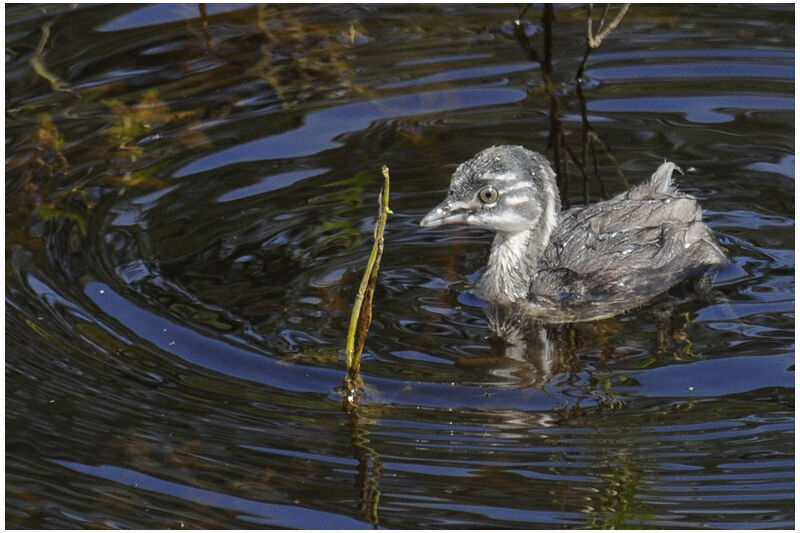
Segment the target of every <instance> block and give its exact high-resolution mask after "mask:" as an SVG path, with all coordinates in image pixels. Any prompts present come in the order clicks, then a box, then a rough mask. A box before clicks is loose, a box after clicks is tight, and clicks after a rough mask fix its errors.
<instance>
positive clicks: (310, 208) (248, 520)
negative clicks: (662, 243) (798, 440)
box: [5, 5, 795, 528]
mask: <svg viewBox="0 0 800 533" xmlns="http://www.w3.org/2000/svg"><path fill="white" fill-rule="evenodd" d="M518 9H519V8H518V7H516V6H502V5H493V6H491V7H481V6H455V5H415V6H399V5H398V6H387V5H384V6H379V7H359V6H348V5H338V6H328V7H322V6H313V7H289V6H284V7H263V8H256V7H239V6H233V5H229V6H225V7H219V6H208V41H207V38H206V35H205V32H204V29H203V25H202V23H201V19H200V16H199V11H198V7H197V6H196V5H188V6H170V5H161V6H154V7H148V6H144V5H136V6H124V5H116V6H89V5H79V6H77V7H75V6H70V5H61V6H55V7H50V6H44V5H34V6H20V5H16V6H7V7H6V144H5V147H6V219H5V220H6V234H5V237H6V278H5V279H6V328H5V332H6V378H5V383H6V435H5V437H6V456H5V459H6V487H5V488H6V501H5V503H6V516H5V519H6V526H7V527H11V528H84V527H103V528H116V527H122V528H162V527H193V528H234V527H235V528H251V527H252V528H255V527H300V528H360V527H372V525H373V524H378V525H379V526H383V527H395V528H397V527H399V528H416V527H485V528H494V527H505V528H516V527H527V528H540V527H547V528H560V527H624V526H627V527H678V528H682V527H692V528H697V527H717V528H753V527H781V528H791V527H793V526H794V520H795V517H794V483H795V481H794V350H795V348H794V336H795V333H794V332H795V329H794V272H795V267H794V242H795V241H794V176H795V173H794V168H795V163H794V23H793V21H794V11H793V6H792V5H784V6H779V7H768V6H762V5H759V6H757V7H756V6H749V7H724V6H723V7H717V6H714V5H703V6H695V7H683V6H681V5H670V6H667V7H664V6H657V5H637V6H634V8H633V9H632V11H631V12H630V13H628V14H627V15H626V17H625V19H624V21H623V23H622V25H621V26H620V27H619V28H618V29H617V30H616V31H615V32H614V33H612V34H611V36H610V37H609V38H607V39H606V41H605V42H604V43H603V44H602V46H601V47H600V48H599V49H598V50H597V51H596V52H595V53H594V54H593V55H592V56H591V58H590V61H589V65H588V69H587V71H586V76H585V78H586V80H585V83H584V87H583V89H584V95H585V99H586V100H585V101H586V106H587V109H588V118H589V120H590V122H591V126H592V127H593V129H594V131H595V132H596V133H597V134H598V136H599V137H600V138H601V139H602V140H603V141H604V142H605V143H607V145H608V147H609V150H610V153H611V155H612V156H613V157H614V158H615V160H616V161H618V162H619V164H620V166H621V168H622V170H623V171H624V173H625V175H626V177H627V178H628V179H629V180H630V181H631V182H638V181H639V180H641V179H643V178H645V177H646V176H648V175H649V173H650V172H651V171H652V170H653V169H655V167H656V166H657V165H658V164H659V163H660V162H662V161H663V160H664V158H669V159H670V160H673V161H676V162H677V163H678V164H680V165H682V166H683V167H684V168H686V169H687V172H686V174H685V175H684V176H682V177H680V178H679V179H678V181H679V184H680V186H681V188H683V189H684V190H687V191H689V192H691V193H693V194H695V195H696V196H698V197H699V198H700V199H701V201H702V204H703V206H704V208H705V213H706V217H707V219H708V221H709V224H710V225H711V226H712V228H713V229H714V230H715V231H716V232H717V234H718V236H719V238H720V241H721V242H722V244H723V246H724V247H725V249H726V252H727V254H728V256H729V257H730V260H731V264H730V265H729V266H728V267H726V268H724V269H722V270H721V271H719V272H717V273H716V274H715V286H714V293H713V295H712V296H711V297H710V298H707V299H702V300H694V301H690V302H687V303H682V304H679V305H677V306H672V307H670V308H669V309H668V310H667V311H666V312H660V313H654V312H652V311H642V312H633V313H629V314H627V315H624V316H621V317H617V318H614V319H608V320H603V321H600V322H594V323H587V324H578V325H575V326H566V327H559V328H539V329H537V328H535V327H532V330H531V331H526V332H524V335H523V337H524V339H525V341H526V342H527V346H521V347H520V346H518V348H520V349H518V350H515V349H513V348H509V347H505V349H504V348H503V347H498V345H497V342H496V339H494V338H493V337H492V330H491V329H490V327H489V325H488V320H487V316H486V315H485V314H484V311H483V309H482V306H481V302H479V301H477V300H476V299H475V298H474V297H472V296H470V294H469V292H468V287H469V283H470V282H471V281H474V280H475V279H476V277H477V275H478V274H479V273H480V269H481V268H482V266H483V264H484V262H485V259H486V255H487V252H488V246H489V242H490V235H489V234H488V233H486V232H484V231H482V230H477V229H465V228H444V229H442V230H440V231H433V230H422V229H420V228H419V227H418V222H419V220H420V218H421V217H422V215H423V214H424V213H425V212H427V210H428V209H430V208H431V207H432V206H433V205H435V204H436V203H437V202H438V201H439V200H440V199H441V198H442V197H443V195H444V192H445V190H446V187H447V183H448V181H449V175H450V173H451V172H452V170H453V169H454V167H455V165H456V164H457V163H458V162H460V161H462V160H464V159H466V158H468V157H469V156H471V155H472V154H473V153H475V152H476V151H478V150H480V149H481V148H484V147H485V146H488V145H490V144H493V143H508V144H524V145H526V146H528V147H531V148H534V149H538V150H541V151H545V152H546V153H548V155H552V151H551V150H550V149H549V148H548V146H547V145H548V142H547V140H548V132H549V131H550V127H551V115H550V105H551V101H550V98H549V97H548V93H547V92H546V91H545V89H544V87H543V77H542V71H541V70H540V68H539V65H538V64H537V63H534V62H531V61H530V60H529V59H528V58H527V57H526V54H525V52H524V51H523V49H522V47H521V44H520V42H519V41H518V40H517V39H516V38H515V37H514V29H513V21H514V19H515V18H516V16H517V13H518ZM555 15H556V20H557V24H556V25H555V29H554V41H553V57H552V64H553V78H552V81H553V89H554V93H555V94H556V95H557V96H558V98H559V103H560V108H559V111H560V113H559V115H558V117H560V119H561V124H562V126H563V131H564V140H565V142H566V143H567V144H568V145H569V146H570V147H571V149H573V150H574V151H577V152H578V155H580V147H581V109H580V103H579V99H578V98H577V97H576V93H575V83H574V75H575V72H576V70H577V67H578V65H579V63H580V61H581V58H582V54H583V44H582V32H583V31H584V20H585V19H584V17H585V11H584V8H582V7H574V8H571V7H557V8H556V9H555ZM523 22H524V23H525V26H524V29H525V32H526V33H527V35H528V37H529V40H530V42H531V44H532V45H533V46H534V47H536V48H537V49H538V52H539V54H540V55H541V54H542V53H543V48H542V46H543V45H542V41H543V35H544V31H543V26H542V23H541V8H540V7H535V8H531V9H530V10H529V11H528V12H527V13H526V14H525V16H524V21H523ZM597 146H598V149H597V153H598V165H599V171H600V174H601V175H602V176H603V177H604V178H605V180H606V184H607V187H608V188H609V192H612V193H615V192H618V191H620V190H622V188H623V186H622V184H621V183H620V181H619V179H618V178H617V173H616V168H615V165H614V164H613V162H612V160H611V159H609V158H608V157H607V156H606V154H605V151H604V150H602V148H600V147H599V146H600V145H597ZM382 164H386V165H388V166H389V167H390V168H391V172H392V200H391V206H392V209H393V210H394V213H395V214H394V215H393V216H391V217H390V219H389V225H388V228H387V233H386V243H387V244H386V251H385V255H384V258H383V264H382V269H381V272H380V277H379V282H378V288H377V293H376V295H375V302H374V304H375V317H374V322H373V325H372V329H371V331H370V335H369V338H368V339H367V345H366V351H365V354H364V362H363V377H364V382H365V383H364V389H363V391H362V394H363V397H362V400H361V405H360V408H359V410H358V413H357V416H353V417H348V416H347V415H346V414H345V413H344V412H343V411H342V408H341V384H342V378H343V376H344V371H343V367H344V362H343V345H344V339H345V334H346V330H347V322H348V319H349V314H350V305H351V302H352V299H353V297H354V294H355V292H356V289H357V287H358V283H359V280H360V276H361V273H362V269H363V267H364V264H365V263H366V258H367V256H368V255H369V250H370V248H371V246H372V237H371V235H372V223H373V221H374V216H375V212H376V200H375V198H376V196H377V193H378V188H379V180H380V175H379V168H380V166H381V165H382ZM690 167H691V168H690ZM572 174H573V181H572V183H571V185H570V187H569V199H570V200H571V202H572V203H573V204H579V203H581V202H582V201H583V198H584V191H583V186H582V184H581V182H580V180H579V179H577V176H578V175H579V173H578V172H577V171H576V169H575V168H574V167H573V169H572ZM588 192H589V193H590V195H591V196H592V198H594V199H597V198H600V197H601V190H600V187H599V186H598V185H597V184H596V182H592V185H591V187H590V188H589V190H588ZM522 348H525V349H522Z"/></svg>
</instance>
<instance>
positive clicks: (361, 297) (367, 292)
mask: <svg viewBox="0 0 800 533" xmlns="http://www.w3.org/2000/svg"><path fill="white" fill-rule="evenodd" d="M381 174H382V175H383V188H382V190H381V194H380V195H379V196H378V206H379V210H378V220H377V222H376V224H375V244H374V245H373V246H372V253H371V254H370V256H369V261H367V268H366V270H365V271H364V276H363V277H362V278H361V285H360V286H359V288H358V293H357V294H356V299H355V302H354V303H353V311H352V313H351V314H350V328H349V330H348V332H347V347H346V349H345V365H346V368H347V375H348V378H349V379H351V380H353V379H355V377H356V376H358V372H359V369H360V368H361V353H362V352H363V350H364V341H365V340H366V338H367V331H368V330H369V325H370V322H372V296H373V294H374V292H375V282H376V280H377V279H378V270H379V269H380V263H381V256H382V255H383V232H384V230H385V229H386V219H387V218H388V216H389V215H390V214H392V211H391V209H389V169H388V167H386V166H385V165H384V166H383V168H381Z"/></svg>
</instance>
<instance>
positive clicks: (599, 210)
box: [421, 146, 726, 321]
mask: <svg viewBox="0 0 800 533" xmlns="http://www.w3.org/2000/svg"><path fill="white" fill-rule="evenodd" d="M675 169H677V167H676V165H675V164H674V163H668V162H665V163H664V164H662V165H661V166H660V167H659V168H658V169H657V170H656V172H655V173H654V174H653V175H652V177H651V178H650V180H648V181H646V182H644V183H641V184H639V185H637V186H636V187H633V188H631V189H630V190H629V191H627V192H625V193H622V194H620V195H618V196H615V197H614V198H611V199H610V200H607V201H604V202H600V203H597V204H593V205H590V206H588V207H585V208H573V209H569V210H566V211H563V212H561V203H560V201H559V196H558V189H557V187H556V177H555V173H554V172H553V170H552V168H551V166H550V163H549V162H548V161H547V159H545V158H544V157H543V156H542V155H540V154H537V153H535V152H532V151H530V150H527V149H525V148H523V147H521V146H495V147H491V148H487V149H485V150H483V151H482V152H480V153H479V154H477V155H476V156H474V157H473V158H472V159H470V160H469V161H466V162H465V163H462V164H461V165H459V167H458V168H457V169H456V171H455V173H454V174H453V178H452V180H451V183H450V190H449V192H448V194H447V198H446V199H445V200H444V201H443V202H442V203H441V204H440V205H439V206H437V207H436V208H435V209H433V210H432V211H431V212H430V213H428V215H427V216H426V217H425V218H424V219H423V220H422V222H421V225H423V226H439V225H443V224H470V225H475V226H481V227H485V228H489V229H493V230H495V231H497V233H496V235H495V239H494V242H493V244H492V250H491V252H490V254H489V261H488V264H487V267H486V271H485V272H484V274H483V276H481V278H480V280H479V281H478V284H477V287H476V292H477V294H478V296H480V297H482V298H484V299H486V300H489V301H494V302H501V303H502V302H513V303H519V304H524V305H526V306H528V307H529V308H530V310H531V312H534V313H537V314H547V315H549V317H550V318H552V319H554V320H555V321H566V320H576V319H589V318H600V317H604V316H610V315H613V314H617V313H619V312H622V311H624V310H627V309H631V308H633V307H637V306H639V305H641V304H644V303H646V302H647V301H648V300H650V299H652V298H653V297H654V296H656V295H658V294H660V293H663V292H664V291H666V290H668V289H669V288H670V287H672V286H674V285H676V284H677V283H679V282H681V281H683V280H685V279H688V278H691V277H694V276H697V275H699V274H702V273H703V272H704V271H706V270H708V269H709V268H711V267H714V266H719V265H722V264H724V263H725V262H726V258H725V255H724V253H723V252H722V250H721V249H720V247H719V244H718V243H717V241H716V239H715V238H714V236H713V234H712V232H711V229H710V228H709V227H708V226H707V225H706V224H705V223H703V221H702V211H701V209H700V206H699V205H698V203H697V200H696V199H695V198H694V197H693V196H691V195H688V194H685V193H682V192H680V191H678V190H677V189H676V188H675V186H674V185H673V183H672V173H673V171H674V170H675Z"/></svg>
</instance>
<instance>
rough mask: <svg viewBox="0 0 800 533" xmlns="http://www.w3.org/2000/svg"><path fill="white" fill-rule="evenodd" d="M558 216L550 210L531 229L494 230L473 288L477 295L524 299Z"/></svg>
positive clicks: (509, 299) (502, 300)
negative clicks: (486, 262)
mask: <svg viewBox="0 0 800 533" xmlns="http://www.w3.org/2000/svg"><path fill="white" fill-rule="evenodd" d="M553 207H554V208H555V206H553ZM556 209H557V208H556ZM558 217H559V214H558V211H557V210H555V209H550V210H547V211H546V212H545V213H544V216H543V217H542V220H541V221H540V223H539V224H536V225H534V227H532V228H531V229H526V230H522V231H517V232H500V231H498V232H497V234H496V235H495V237H494V242H492V251H491V252H490V253H489V262H488V264H487V265H486V271H485V272H484V273H483V276H481V279H480V280H478V286H477V289H478V295H479V296H480V297H481V298H483V299H485V300H490V301H499V302H521V301H524V300H527V298H528V290H529V288H530V285H531V280H532V279H533V277H534V276H535V275H536V273H537V270H538V263H539V260H540V259H541V258H542V256H543V255H544V251H545V249H546V248H547V245H548V244H549V243H550V236H551V235H552V233H553V231H554V230H555V228H556V226H557V224H558Z"/></svg>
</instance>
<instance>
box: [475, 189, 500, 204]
mask: <svg viewBox="0 0 800 533" xmlns="http://www.w3.org/2000/svg"><path fill="white" fill-rule="evenodd" d="M478 199H480V201H481V202H483V203H484V204H493V203H495V202H496V201H497V189H495V188H494V187H486V188H485V189H482V190H481V192H479V193H478Z"/></svg>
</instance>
